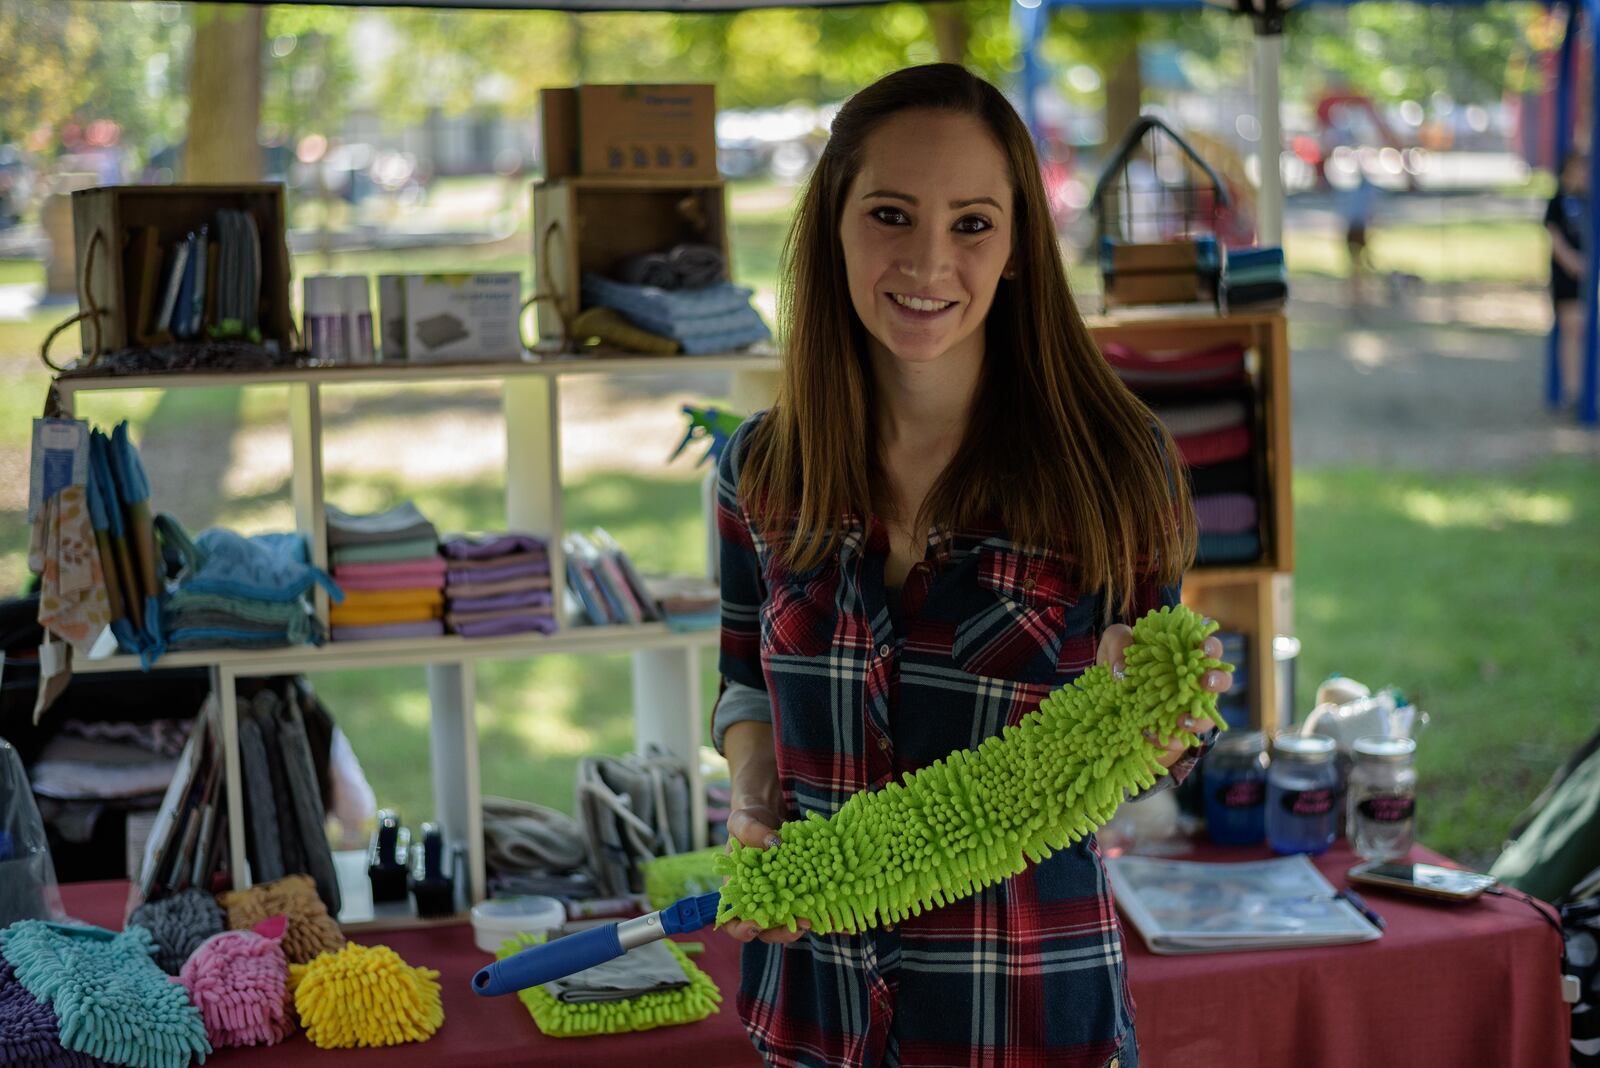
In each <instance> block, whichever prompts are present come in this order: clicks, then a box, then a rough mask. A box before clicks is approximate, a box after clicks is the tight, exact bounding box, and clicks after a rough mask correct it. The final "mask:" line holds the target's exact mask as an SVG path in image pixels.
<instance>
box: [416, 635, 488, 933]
mask: <svg viewBox="0 0 1600 1068" xmlns="http://www.w3.org/2000/svg"><path fill="white" fill-rule="evenodd" d="M428 698H429V703H430V704H431V705H432V708H433V716H432V719H431V720H430V724H429V732H428V733H429V742H430V743H431V744H430V745H429V751H430V752H429V755H430V758H431V762H432V765H433V809H434V816H435V818H436V819H437V820H438V821H439V824H440V826H441V827H443V829H444V835H445V839H446V841H447V842H449V843H450V845H451V846H452V847H454V846H456V845H459V844H462V843H465V845H466V847H467V878H468V881H469V883H470V885H469V887H468V891H469V894H468V896H469V899H470V900H471V901H472V902H473V903H476V902H479V901H482V900H483V898H484V894H485V886H484V883H485V881H486V880H485V877H484V859H483V794H482V790H481V788H480V786H479V782H478V726H477V715H476V711H475V704H476V700H477V686H476V680H475V677H474V674H473V666H472V664H471V663H470V662H466V663H446V664H429V665H428Z"/></svg>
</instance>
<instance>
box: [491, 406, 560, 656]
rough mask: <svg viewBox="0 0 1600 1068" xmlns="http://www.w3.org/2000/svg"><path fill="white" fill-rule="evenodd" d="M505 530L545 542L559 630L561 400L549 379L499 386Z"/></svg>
mask: <svg viewBox="0 0 1600 1068" xmlns="http://www.w3.org/2000/svg"><path fill="white" fill-rule="evenodd" d="M501 403H502V405H503V407H504V410H505V417H506V524H507V528H508V529H510V530H513V531H516V532H518V533H523V534H535V535H539V536H542V537H545V538H547V539H549V542H550V574H551V576H552V580H553V582H554V588H555V595H556V617H557V618H558V619H560V620H561V622H562V624H563V625H565V623H566V619H565V618H563V617H564V612H563V610H562V596H561V591H562V588H563V587H564V585H565V579H564V576H565V575H566V573H567V572H566V557H565V554H564V553H562V551H561V535H562V534H563V533H564V531H565V528H564V527H563V526H562V521H561V477H560V469H561V395H560V390H559V388H558V386H557V382H556V376H555V375H513V376H511V377H509V378H507V379H506V381H505V392H504V394H503V395H502V402H501Z"/></svg>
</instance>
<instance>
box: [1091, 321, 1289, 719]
mask: <svg viewBox="0 0 1600 1068" xmlns="http://www.w3.org/2000/svg"><path fill="white" fill-rule="evenodd" d="M1088 322H1089V328H1090V332H1091V333H1092V334H1093V335H1094V337H1095V340H1096V341H1097V342H1099V343H1100V344H1102V345H1103V344H1106V343H1108V342H1112V341H1116V342H1120V343H1122V344H1124V345H1127V346H1129V347H1131V348H1134V349H1138V350H1139V351H1140V352H1143V353H1145V354H1146V355H1149V356H1152V357H1155V358H1160V357H1161V356H1162V355H1163V354H1164V353H1180V352H1192V351H1195V350H1199V349H1207V348H1210V347H1212V346H1214V345H1220V344H1224V343H1229V342H1232V343H1237V344H1240V345H1243V346H1244V347H1245V348H1246V349H1249V350H1253V351H1254V353H1255V357H1256V358H1255V361H1254V364H1253V366H1252V367H1251V373H1252V377H1253V378H1254V380H1255V386H1256V394H1257V405H1258V408H1257V411H1256V418H1255V432H1256V434H1257V440H1258V442H1259V448H1260V450H1261V456H1262V460H1263V479H1264V485H1263V487H1262V490H1263V493H1264V496H1263V497H1262V500H1263V501H1264V504H1263V510H1262V539H1263V541H1262V548H1263V555H1262V558H1261V560H1259V561H1257V562H1256V563H1253V564H1242V565H1241V564H1225V565H1213V566H1196V567H1195V568H1193V569H1191V570H1190V571H1189V573H1188V575H1187V576H1185V578H1184V588H1183V600H1184V603H1185V604H1187V605H1189V606H1190V607H1191V608H1194V609H1195V610H1196V611H1199V612H1203V613H1204V614H1206V615H1208V616H1210V617H1211V618H1212V619H1215V620H1216V621H1217V622H1218V623H1220V624H1221V625H1222V627H1223V629H1224V630H1231V631H1236V632H1238V633H1241V634H1243V635H1244V636H1245V644H1246V648H1247V650H1248V656H1249V669H1248V676H1247V678H1246V679H1242V680H1241V682H1243V683H1244V684H1245V685H1247V686H1248V691H1247V693H1248V701H1249V706H1250V722H1251V725H1252V726H1255V727H1259V728H1262V729H1264V730H1266V731H1268V732H1269V733H1271V732H1272V731H1274V730H1276V729H1278V728H1279V727H1281V726H1287V724H1286V723H1284V722H1282V713H1281V711H1280V710H1281V708H1282V701H1283V700H1284V699H1285V697H1286V696H1288V695H1284V694H1282V693H1281V692H1280V689H1279V686H1278V675H1277V662H1276V660H1275V659H1274V657H1273V639H1274V638H1275V637H1276V636H1277V635H1279V634H1290V633H1292V622H1291V613H1292V598H1293V585H1292V583H1293V576H1292V574H1291V572H1292V571H1293V570H1294V510H1293V499H1292V497H1291V475H1292V458H1291V454H1290V437H1289V433H1290V428H1289V331H1288V324H1287V323H1286V322H1285V320H1284V318H1283V316H1282V314H1280V313H1277V312H1262V313H1246V314H1240V315H1227V316H1209V315H1183V316H1173V315H1159V314H1153V315H1139V314H1137V313H1122V314H1117V315H1111V316H1103V317H1094V318H1090V319H1089V321H1088Z"/></svg>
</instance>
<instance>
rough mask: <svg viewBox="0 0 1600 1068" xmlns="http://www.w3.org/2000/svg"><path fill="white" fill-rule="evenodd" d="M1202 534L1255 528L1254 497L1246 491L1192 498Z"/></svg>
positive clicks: (1238, 531) (1233, 532)
mask: <svg viewBox="0 0 1600 1068" xmlns="http://www.w3.org/2000/svg"><path fill="white" fill-rule="evenodd" d="M1194 514H1195V518H1196V519H1197V520H1198V521H1199V523H1200V532H1201V533H1202V534H1243V533H1244V532H1245V531H1250V530H1255V529H1256V521H1257V517H1256V499H1255V498H1254V497H1251V496H1250V495H1249V494H1246V493H1217V494H1213V495H1211V496H1206V497H1196V498H1195V499H1194Z"/></svg>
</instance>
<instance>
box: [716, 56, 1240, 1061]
mask: <svg viewBox="0 0 1600 1068" xmlns="http://www.w3.org/2000/svg"><path fill="white" fill-rule="evenodd" d="M785 261H786V263H785V269H786V275H785V285H784V290H783V294H782V296H783V302H784V304H783V313H782V314H783V319H784V323H785V327H786V342H785V351H786V359H785V362H784V372H783V373H784V378H783V382H782V385H781V387H780V389H779V393H778V398H777V401H776V403H775V404H774V406H773V407H772V409H771V410H770V411H768V412H766V413H763V414H761V415H757V416H754V417H752V418H751V419H750V420H748V421H747V422H746V423H745V424H744V426H742V427H740V429H739V431H738V432H737V433H736V434H735V435H734V438H733V440H732V441H731V442H730V445H729V447H728V448H727V449H726V450H725V453H724V456H723V460H722V465H721V470H720V479H719V489H718V504H719V507H718V511H719V520H718V527H719V531H720V534H721V540H722V546H723V548H722V620H723V637H722V659H721V672H722V675H723V687H722V692H721V694H720V695H719V698H718V704H717V710H716V714H715V717H714V723H713V732H714V736H715V737H716V739H717V741H718V746H719V748H721V749H722V750H723V751H724V752H725V753H726V755H727V757H728V763H729V767H730V770H731V772H732V776H733V786H734V803H733V807H734V809H735V811H734V812H733V813H732V815H731V816H730V817H729V820H728V830H729V833H730V834H731V835H733V836H735V837H737V838H738V839H739V840H740V841H741V842H744V843H745V844H747V845H754V846H770V845H775V844H777V842H778V837H777V828H778V827H779V826H780V824H781V823H782V822H783V821H784V820H785V819H795V818H798V817H800V816H802V815H803V814H804V813H807V812H813V811H815V812H819V813H821V814H824V815H826V814H829V813H832V812H834V811H836V810H837V809H838V808H839V807H840V805H842V804H843V803H844V801H845V799H846V798H848V797H849V796H850V795H851V794H853V793H855V792H857V791H859V790H871V789H877V788H880V787H882V786H883V785H884V784H886V783H887V782H889V781H890V780H891V779H895V778H898V777H899V776H900V775H901V774H903V773H904V772H907V771H911V770H913V769H915V768H919V767H922V766H924V765H926V764H929V763H931V762H932V761H934V760H935V759H938V758H939V757H942V756H944V755H946V754H947V753H949V752H951V751H952V750H956V749H963V748H969V747H972V746H976V745H977V744H978V743H979V742H981V741H982V740H983V739H984V738H986V737H989V736H991V735H995V734H998V733H999V732H1000V731H1001V729H1002V728H1003V727H1005V726H1006V725H1007V724H1010V723H1016V722H1017V721H1018V720H1020V719H1021V717H1022V716H1023V714H1025V713H1026V712H1028V711H1030V710H1032V709H1033V708H1034V707H1036V705H1037V704H1038V702H1039V701H1040V699H1042V698H1043V697H1044V696H1045V695H1046V694H1048V693H1049V692H1050V691H1051V690H1053V689H1055V688H1056V687H1058V686H1061V685H1064V684H1066V683H1068V682H1070V681H1071V680H1072V679H1073V678H1074V677H1076V676H1077V675H1078V674H1079V673H1080V672H1081V671H1082V670H1083V669H1084V668H1086V667H1088V666H1089V665H1090V664H1091V663H1092V662H1093V661H1094V660H1095V658H1096V656H1097V651H1098V656H1099V657H1100V658H1101V659H1103V660H1106V661H1108V662H1110V663H1111V664H1113V665H1114V667H1116V669H1118V670H1120V665H1121V652H1122V649H1123V648H1124V647H1125V646H1126V645H1127V642H1128V640H1129V637H1130V634H1129V631H1128V628H1127V627H1126V625H1124V624H1125V623H1126V622H1127V621H1128V620H1131V619H1133V618H1135V617H1137V616H1139V615H1142V614H1143V613H1144V612H1145V611H1147V610H1149V609H1150V608H1154V607H1156V606H1158V605H1162V604H1171V603H1174V602H1175V601H1176V600H1177V598H1178V586H1179V583H1180V581H1181V576H1182V572H1183V568H1184V566H1185V565H1186V563H1187V562H1188V561H1189V560H1190V559H1191V558H1192V555H1193V543H1194V521H1193V512H1192V508H1191V507H1190V504H1189V502H1188V498H1187V494H1186V493H1185V492H1184V488H1183V484H1182V479H1180V478H1177V477H1176V474H1175V472H1174V471H1173V470H1172V468H1171V466H1170V465H1169V464H1168V463H1167V462H1166V461H1165V459H1164V457H1165V456H1170V455H1174V452H1173V448H1172V444H1171V441H1170V439H1169V438H1168V437H1167V435H1166V433H1165V432H1164V431H1162V430H1161V429H1160V427H1159V426H1158V425H1157V424H1156V423H1155V421H1154V420H1153V418H1152V417H1151V415H1150V413H1149V412H1148V410H1146V409H1145V408H1144V407H1143V406H1142V405H1141V404H1140V403H1139V402H1138V401H1137V400H1136V399H1134V397H1133V396H1132V395H1131V394H1130V393H1129V392H1128V391H1127V390H1126V389H1125V388H1124V387H1123V386H1122V385H1121V383H1120V382H1119V381H1118V380H1117V379H1116V377H1115V376H1114V375H1113V374H1112V373H1111V371H1110V369H1109V368H1108V367H1107V365H1106V363H1105V362H1104V360H1103V359H1102V358H1101V357H1100V355H1099V353H1098V351H1097V350H1096V349H1095V347H1094V343H1093V342H1092V341H1091V339H1090V337H1089V335H1088V333H1087V332H1086V330H1085V328H1084V326H1083V323H1082V321H1081V320H1080V318H1079V317H1078V314H1077V311H1076V309H1075V308H1074V306H1073V303H1072V298H1071V296H1070V294H1069V293H1068V291H1067V284H1066V278H1065V275H1064V273H1063V271H1062V265H1061V260H1060V256H1059V253H1058V251H1057V247H1056V242H1055V236H1054V234H1053V232H1052V230H1051V226H1050V216H1049V212H1048V205H1047V202H1046V199H1045V193H1044V189H1043V186H1042V183H1041V181H1040V177H1039V166H1038V161H1037V159H1036V157H1035V155H1034V150H1033V145H1032V142H1031V140H1030V139H1029V137H1028V134H1027V131H1026V129H1025V128H1024V127H1023V125H1022V123H1021V121H1020V120H1019V119H1018V118H1017V116H1016V113H1015V112H1014V111H1013V110H1012V109H1011V107H1010V105H1008V104H1007V103H1006V101H1005V99H1004V98H1003V97H1002V96H1001V95H1000V94H999V93H998V92H997V91H996V90H995V89H994V88H993V87H992V86H989V85H987V84H986V83H984V82H982V81H980V80H978V79H976V78H974V77H973V76H971V75H970V74H968V73H967V72H965V71H964V70H962V69H961V68H960V67H957V66H952V65H943V64H941V65H935V66H926V67H916V68H912V69H909V70H904V71H900V72H899V73H896V74H892V75H890V76H888V77H886V78H884V79H883V80H881V81H879V82H878V83H876V84H875V85H873V86H871V87H869V88H867V89H865V90H863V91H862V92H861V93H859V94H857V95H856V96H855V97H854V98H853V99H851V100H850V102H849V103H847V104H846V105H845V106H844V108H843V109H842V110H841V111H840V113H839V115H838V118H836V119H835V120H834V123H833V132H832V137H831V139H830V140H829V142H828V145H827V148H826V150H825V151H824V153H823V156H822V159H821V160H820V161H819V163H818V164H817V167H816V170H815V171H814V173H813V174H812V177H811V180H810V183H809V185H808V187H807V189H806V192H805V194H804V197H803V199H802V202H801V204H800V207H799V210H798V212H797V214H796V217H795V221H794V224H793V229H792V231H791V233H790V237H789V242H788V246H787V248H786V252H785ZM1117 621H1121V622H1117ZM1207 644H1208V645H1209V646H1210V650H1209V651H1210V652H1211V653H1212V654H1213V655H1219V654H1220V652H1221V649H1220V645H1218V644H1216V642H1215V639H1212V640H1210V641H1208V643H1207ZM1231 681H1232V680H1231V677H1230V676H1228V675H1226V674H1224V673H1222V672H1213V673H1212V675H1211V677H1209V678H1208V679H1207V680H1206V684H1207V685H1208V687H1209V688H1210V689H1213V690H1216V691H1219V692H1220V691H1222V690H1225V689H1226V688H1227V687H1228V685H1229V684H1230V683H1231ZM1191 728H1192V730H1193V732H1194V733H1195V735H1200V734H1204V733H1206V732H1209V731H1210V730H1211V728H1212V724H1211V723H1210V722H1209V721H1201V722H1197V723H1193V724H1191ZM1190 740H1191V741H1193V740H1195V739H1194V738H1191V739H1190ZM1182 744H1183V743H1181V742H1178V743H1175V744H1174V746H1173V748H1172V749H1171V750H1169V752H1168V753H1167V754H1166V755H1165V757H1164V759H1163V761H1162V762H1163V764H1165V765H1167V766H1169V767H1171V768H1172V769H1173V772H1174V777H1178V776H1181V775H1182V774H1183V773H1184V772H1185V771H1186V770H1187V768H1188V767H1190V766H1192V764H1193V762H1194V760H1195V759H1197V758H1198V753H1199V750H1198V748H1196V749H1194V750H1190V751H1187V752H1185V751H1184V750H1183V748H1182ZM1169 781H1171V780H1170V779H1164V780H1163V782H1169ZM801 926H802V928H803V929H802V930H801V931H799V932H797V933H795V934H793V935H791V934H790V933H789V932H788V931H787V930H785V929H774V930H769V931H757V930H755V929H754V925H752V924H746V923H739V924H733V925H730V926H729V928H728V930H729V931H730V933H731V934H732V935H733V936H734V937H735V938H738V939H740V940H741V941H743V942H746V943H747V945H746V947H745V950H744V960H743V976H742V983H741V989H740V993H739V999H738V1005H739V1012H740V1014H741V1016H742V1017H743V1018H744V1020H745V1023H746V1026H747V1027H748V1028H749V1030H750V1034H751V1037H752V1040H753V1041H754V1042H755V1045H756V1047H757V1049H758V1050H760V1052H761V1053H762V1055H763V1056H764V1057H765V1058H766V1060H767V1061H768V1063H769V1064H772V1065H781V1066H794V1065H807V1066H812V1065H830V1066H832V1065H840V1066H844V1065H849V1066H852V1068H856V1066H861V1065H879V1064H885V1065H896V1064H899V1065H932V1064H940V1065H943V1064H963V1065H965V1064H987V1063H996V1064H1043V1063H1049V1064H1051V1065H1063V1066H1073V1065H1083V1066H1092V1068H1100V1066H1101V1065H1104V1064H1108V1063H1118V1062H1119V1059H1120V1063H1121V1064H1122V1065H1130V1064H1133V1063H1134V1058H1135V1057H1136V1055H1137V1054H1136V1050H1135V1048H1134V1044H1133V1037H1132V1028H1133V1006H1132V1005H1131V1003H1130V1002H1129V999H1128V996H1127V989H1126V986H1125V984H1124V981H1123V976H1122V966H1121V960H1122V946H1121V934H1120V931H1119V928H1118V926H1117V922H1116V918H1115V913H1114V911H1113V909H1112V905H1111V901H1110V897H1109V892H1108V888H1107V886H1106V878H1105V873H1104V871H1103V869H1102V867H1101V864H1100V859H1099V856H1098V854H1097V853H1096V850H1095V845H1094V842H1093V840H1092V839H1091V840H1087V841H1083V842H1079V843H1077V844H1075V845H1073V846H1070V847H1068V848H1067V849H1065V850H1063V851H1062V852H1060V853H1058V854H1056V855H1055V856H1053V857H1051V858H1050V859H1049V860H1047V861H1045V862H1044V863H1042V864H1038V865H1035V866H1033V867H1031V868H1029V869H1028V870H1026V871H1024V872H1022V873H1021V874H1019V875H1016V876H1013V877H1012V878H1010V879H1008V880H1006V881H1005V882H1004V883H1002V884H1000V885H998V886H995V887H991V888H989V889H987V890H985V891H983V892H981V893H979V894H977V895H975V896H973V897H971V898H968V899H966V900H964V901H960V902H956V903H954V904H951V905H948V906H946V907H944V908H939V909H935V910H932V911H930V912H924V913H923V914H922V915H921V916H919V917H917V918H915V919H911V920H907V921H905V922H904V923H901V924H899V925H898V926H897V927H895V928H894V929H886V930H875V931H872V932H869V933H867V934H864V935H846V934H834V935H829V936H826V937H822V936H818V935H814V934H811V933H810V932H809V931H808V930H805V929H804V925H803V924H802V925H801Z"/></svg>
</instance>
